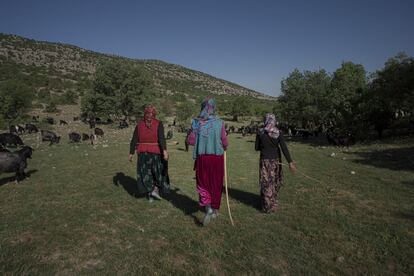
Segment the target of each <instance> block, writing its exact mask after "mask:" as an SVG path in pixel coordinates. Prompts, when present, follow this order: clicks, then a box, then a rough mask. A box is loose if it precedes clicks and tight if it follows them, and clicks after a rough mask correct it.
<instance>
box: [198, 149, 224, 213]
mask: <svg viewBox="0 0 414 276" xmlns="http://www.w3.org/2000/svg"><path fill="white" fill-rule="evenodd" d="M195 169H196V179H197V192H198V195H199V204H200V206H206V205H211V207H212V208H213V209H220V204H221V193H222V190H223V179H224V157H223V155H213V154H205V155H199V156H198V157H197V160H196V162H195Z"/></svg>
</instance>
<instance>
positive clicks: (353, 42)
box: [0, 0, 414, 96]
mask: <svg viewBox="0 0 414 276" xmlns="http://www.w3.org/2000/svg"><path fill="white" fill-rule="evenodd" d="M0 7H1V9H2V11H3V12H2V16H1V17H0V32H3V33H11V34H16V35H21V36H25V37H29V38H33V39H37V40H46V41H54V42H63V43H70V44H74V45H78V46H80V47H82V48H86V49H90V50H94V51H99V52H103V53H109V54H117V55H122V56H127V57H131V58H139V59H141V58H144V59H159V60H163V61H166V62H170V63H174V64H180V65H183V66H185V67H189V68H192V69H195V70H199V71H202V72H205V73H208V74H211V75H213V76H216V77H219V78H222V79H225V80H229V81H232V82H235V83H238V84H240V85H243V86H245V87H248V88H251V89H254V90H256V91H259V92H263V93H266V94H269V95H273V96H277V95H278V94H279V93H280V81H281V80H282V78H284V77H286V76H288V74H289V73H290V72H291V71H292V70H293V69H294V68H299V69H301V70H315V69H319V68H324V69H326V70H328V71H330V72H332V71H334V70H335V69H336V68H338V67H339V66H340V64H341V62H342V61H348V60H350V61H353V62H356V63H361V64H363V65H364V66H365V68H366V70H368V71H371V72H372V71H375V70H376V69H378V68H380V67H382V65H383V63H384V62H385V60H386V59H387V58H389V57H391V56H393V55H395V54H396V53H398V52H400V51H405V52H406V53H407V54H408V55H411V56H412V55H414V36H413V35H412V27H413V26H414V17H412V16H411V15H412V14H413V12H414V2H413V1H410V0H397V1H383V0H378V1H371V0H368V1H342V0H340V1H328V0H325V1H322V0H321V1H288V2H287V1H271V0H262V1H249V0H240V1H230V0H221V1H219V0H210V1H190V0H179V1H161V0H152V1H149V0H148V1H147V0H144V1H122V0H121V1H98V0H90V1H80V0H74V1H50V0H45V1H29V0H27V1H22V0H14V1H4V0H0Z"/></svg>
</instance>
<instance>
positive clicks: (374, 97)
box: [364, 53, 414, 138]
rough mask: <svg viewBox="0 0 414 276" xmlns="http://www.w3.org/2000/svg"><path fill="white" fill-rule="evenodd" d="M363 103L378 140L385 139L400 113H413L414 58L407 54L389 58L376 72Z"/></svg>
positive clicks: (366, 115)
mask: <svg viewBox="0 0 414 276" xmlns="http://www.w3.org/2000/svg"><path fill="white" fill-rule="evenodd" d="M364 104H365V107H366V112H365V119H366V120H367V121H368V122H369V123H370V124H371V125H373V126H374V128H375V130H376V131H377V133H378V138H382V135H383V131H384V130H385V129H386V128H388V127H389V126H390V124H391V123H392V121H393V120H394V119H395V116H394V114H395V113H396V112H397V111H404V112H407V113H408V114H413V112H414V59H413V58H412V57H408V56H407V55H406V54H404V53H400V54H398V55H397V56H395V57H392V58H390V59H388V61H387V62H386V63H385V66H384V68H383V69H381V70H378V71H377V72H376V73H375V75H374V79H373V81H372V83H371V84H370V88H369V91H368V93H367V96H366V97H365V98H364Z"/></svg>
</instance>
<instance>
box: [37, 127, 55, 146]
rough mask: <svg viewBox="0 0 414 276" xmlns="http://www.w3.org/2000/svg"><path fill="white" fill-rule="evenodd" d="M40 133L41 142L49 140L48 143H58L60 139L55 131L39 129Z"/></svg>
mask: <svg viewBox="0 0 414 276" xmlns="http://www.w3.org/2000/svg"><path fill="white" fill-rule="evenodd" d="M40 133H41V134H42V142H44V141H50V144H49V145H52V144H58V143H59V141H60V136H57V135H56V133H54V132H52V131H49V130H41V131H40Z"/></svg>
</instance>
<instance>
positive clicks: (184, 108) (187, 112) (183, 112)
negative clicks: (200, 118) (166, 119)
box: [177, 102, 197, 123]
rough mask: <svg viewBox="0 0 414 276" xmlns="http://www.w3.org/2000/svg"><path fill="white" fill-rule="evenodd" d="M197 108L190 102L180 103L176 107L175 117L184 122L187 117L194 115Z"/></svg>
mask: <svg viewBox="0 0 414 276" xmlns="http://www.w3.org/2000/svg"><path fill="white" fill-rule="evenodd" d="M196 112H197V110H196V106H195V105H194V104H192V103H189V102H186V103H182V104H180V105H179V106H178V107H177V119H178V121H180V122H183V123H184V122H186V121H187V120H188V119H189V118H191V117H193V116H195V114H196Z"/></svg>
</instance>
